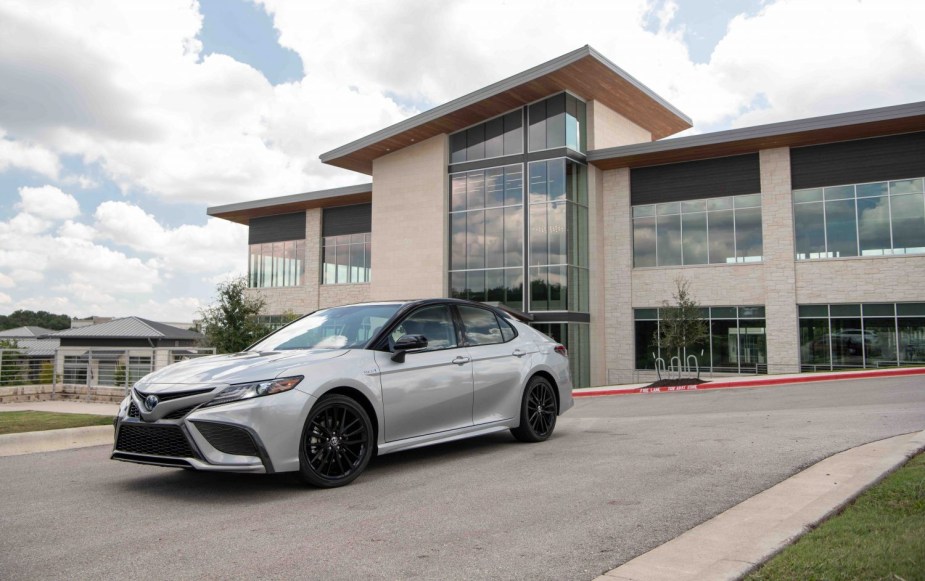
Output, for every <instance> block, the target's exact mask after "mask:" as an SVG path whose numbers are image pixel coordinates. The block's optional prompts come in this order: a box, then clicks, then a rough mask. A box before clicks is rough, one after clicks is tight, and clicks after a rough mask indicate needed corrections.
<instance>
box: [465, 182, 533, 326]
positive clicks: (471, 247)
mask: <svg viewBox="0 0 925 581" xmlns="http://www.w3.org/2000/svg"><path fill="white" fill-rule="evenodd" d="M450 196H451V201H450V210H451V211H450V296H452V297H455V298H464V299H471V300H474V301H498V302H503V303H505V304H506V305H509V306H511V307H513V308H522V305H523V254H524V222H523V221H524V206H523V166H522V165H521V164H514V165H507V166H502V167H496V168H490V169H485V170H477V171H469V172H461V173H455V174H452V175H451V176H450Z"/></svg>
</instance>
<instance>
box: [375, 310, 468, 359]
mask: <svg viewBox="0 0 925 581" xmlns="http://www.w3.org/2000/svg"><path fill="white" fill-rule="evenodd" d="M402 335H424V336H425V337H426V338H427V348H426V349H422V351H437V350H439V349H451V348H453V347H457V346H458V342H457V341H456V327H455V326H454V325H453V316H452V314H451V313H450V309H449V307H447V306H446V305H434V306H432V307H424V308H423V309H418V310H416V311H414V312H413V313H411V314H410V315H409V316H408V317H407V318H406V319H405V320H403V321H402V322H401V323H399V324H398V326H397V327H395V329H394V330H393V331H392V334H391V338H392V341H393V342H394V341H398V340H399V339H400V338H401V337H402Z"/></svg>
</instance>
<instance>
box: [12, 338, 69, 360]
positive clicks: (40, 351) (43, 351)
mask: <svg viewBox="0 0 925 581" xmlns="http://www.w3.org/2000/svg"><path fill="white" fill-rule="evenodd" d="M60 343H61V341H60V340H59V339H17V340H16V346H17V347H18V348H19V349H23V350H25V353H24V355H26V357H54V355H55V349H57V348H58V347H60Z"/></svg>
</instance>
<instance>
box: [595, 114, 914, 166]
mask: <svg viewBox="0 0 925 581" xmlns="http://www.w3.org/2000/svg"><path fill="white" fill-rule="evenodd" d="M923 130H925V101H920V102H917V103H904V104H902V105H892V106H889V107H878V108H876V109H864V110H861V111H849V112H848V113H836V114H833V115H822V116H820V117H809V118H806V119H796V120H793V121H782V122H778V123H769V124H767V125H755V126H753V127H742V128H740V129H728V130H725V131H716V132H713V133H702V134H700V135H688V136H685V137H676V138H674V139H665V140H662V141H653V142H651V143H635V144H632V145H621V146H618V147H609V148H606V149H596V150H594V151H589V152H588V162H589V163H591V164H593V165H595V166H597V167H599V168H600V169H605V170H606V169H616V168H621V167H644V166H651V165H662V164H666V163H678V162H683V161H693V160H697V159H706V158H711V157H724V156H729V155H739V154H742V153H751V152H755V151H758V150H760V149H768V148H772V147H803V146H807V145H817V144H820V143H833V142H836V141H848V140H852V139H865V138H869V137H880V136H883V135H895V134H899V133H912V132H916V131H923Z"/></svg>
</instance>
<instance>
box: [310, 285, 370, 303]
mask: <svg viewBox="0 0 925 581" xmlns="http://www.w3.org/2000/svg"><path fill="white" fill-rule="evenodd" d="M369 291H370V285H369V283H364V284H324V285H321V288H320V289H319V291H318V308H319V309H325V308H327V307H337V306H340V305H349V304H351V303H363V302H366V301H369Z"/></svg>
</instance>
